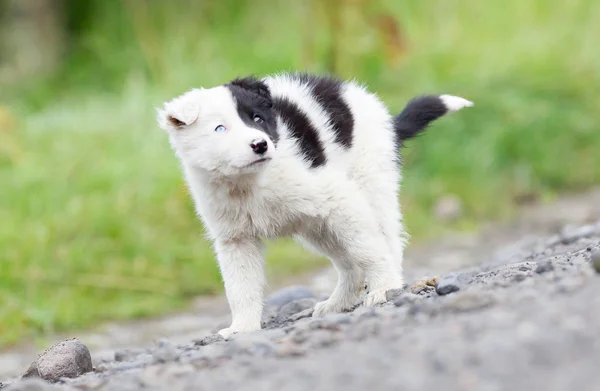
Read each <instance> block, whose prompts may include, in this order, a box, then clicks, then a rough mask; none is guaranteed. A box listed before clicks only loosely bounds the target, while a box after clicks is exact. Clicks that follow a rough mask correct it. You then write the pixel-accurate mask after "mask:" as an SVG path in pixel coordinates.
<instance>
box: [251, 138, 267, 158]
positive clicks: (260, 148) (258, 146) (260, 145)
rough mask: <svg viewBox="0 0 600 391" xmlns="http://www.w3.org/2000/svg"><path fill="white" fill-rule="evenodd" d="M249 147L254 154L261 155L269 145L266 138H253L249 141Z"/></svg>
mask: <svg viewBox="0 0 600 391" xmlns="http://www.w3.org/2000/svg"><path fill="white" fill-rule="evenodd" d="M250 148H252V150H253V151H254V153H255V154H257V155H262V154H264V153H265V152H267V149H269V145H268V144H267V140H265V139H264V138H260V139H256V140H253V141H252V142H251V143H250Z"/></svg>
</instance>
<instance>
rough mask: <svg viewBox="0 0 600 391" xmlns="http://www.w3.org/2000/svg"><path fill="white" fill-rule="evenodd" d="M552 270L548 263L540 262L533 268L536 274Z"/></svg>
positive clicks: (550, 264)
mask: <svg viewBox="0 0 600 391" xmlns="http://www.w3.org/2000/svg"><path fill="white" fill-rule="evenodd" d="M552 270H554V265H553V264H552V262H550V261H543V262H540V263H539V264H538V265H537V267H536V268H535V272H536V273H538V274H543V273H547V272H551V271H552Z"/></svg>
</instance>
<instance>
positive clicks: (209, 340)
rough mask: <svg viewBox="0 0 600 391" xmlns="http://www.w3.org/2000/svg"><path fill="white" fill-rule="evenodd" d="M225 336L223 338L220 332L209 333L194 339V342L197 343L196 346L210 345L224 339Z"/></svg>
mask: <svg viewBox="0 0 600 391" xmlns="http://www.w3.org/2000/svg"><path fill="white" fill-rule="evenodd" d="M224 340H225V338H223V336H222V335H221V334H218V333H217V334H211V335H207V336H206V337H204V338H202V339H200V340H195V341H194V344H195V345H198V346H206V345H210V344H212V343H215V342H219V341H224Z"/></svg>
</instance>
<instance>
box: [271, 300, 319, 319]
mask: <svg viewBox="0 0 600 391" xmlns="http://www.w3.org/2000/svg"><path fill="white" fill-rule="evenodd" d="M316 303H317V300H316V299H300V300H294V301H292V302H289V303H287V304H286V305H284V306H283V307H282V308H281V309H280V310H279V312H278V313H277V317H276V318H275V321H276V322H277V323H283V322H285V321H288V320H298V319H296V318H292V316H293V315H295V314H298V313H300V312H302V311H306V310H311V309H313V308H314V307H315V304H316ZM308 316H310V315H308Z"/></svg>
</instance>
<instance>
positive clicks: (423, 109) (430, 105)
mask: <svg viewBox="0 0 600 391" xmlns="http://www.w3.org/2000/svg"><path fill="white" fill-rule="evenodd" d="M447 112H448V108H447V107H446V105H445V104H444V102H443V101H442V99H441V98H440V97H439V96H436V95H425V96H420V97H417V98H413V99H412V100H411V101H410V102H408V104H407V105H406V107H405V108H404V110H402V112H401V113H400V114H398V115H397V116H396V117H395V118H394V129H395V131H396V138H397V140H396V142H397V143H398V146H399V147H400V146H402V144H403V142H404V141H406V140H408V139H410V138H413V137H415V136H417V135H418V134H420V133H422V132H423V131H424V130H425V129H426V128H427V125H429V123H430V122H432V121H434V120H436V119H438V118H440V117H441V116H443V115H444V114H446V113H447Z"/></svg>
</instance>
